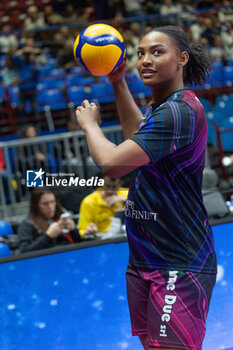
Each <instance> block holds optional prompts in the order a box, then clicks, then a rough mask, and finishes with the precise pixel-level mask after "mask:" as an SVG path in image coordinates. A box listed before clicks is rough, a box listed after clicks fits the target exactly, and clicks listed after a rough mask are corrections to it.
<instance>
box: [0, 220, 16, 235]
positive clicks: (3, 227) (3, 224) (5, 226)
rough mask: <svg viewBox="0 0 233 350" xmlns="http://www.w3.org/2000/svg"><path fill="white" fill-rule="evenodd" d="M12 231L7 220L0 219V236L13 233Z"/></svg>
mask: <svg viewBox="0 0 233 350" xmlns="http://www.w3.org/2000/svg"><path fill="white" fill-rule="evenodd" d="M13 234H14V231H13V228H12V226H11V224H10V223H9V222H7V221H0V236H10V235H13Z"/></svg>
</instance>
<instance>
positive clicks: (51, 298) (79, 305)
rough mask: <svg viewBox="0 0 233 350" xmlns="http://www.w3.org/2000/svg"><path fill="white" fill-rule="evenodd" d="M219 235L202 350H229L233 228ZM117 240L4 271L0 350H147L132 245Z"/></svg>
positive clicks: (232, 345) (220, 228)
mask: <svg viewBox="0 0 233 350" xmlns="http://www.w3.org/2000/svg"><path fill="white" fill-rule="evenodd" d="M213 231H214V237H215V244H216V250H217V257H218V278H217V283H216V286H215V289H214V292H213V297H212V302H211V304H210V310H209V315H208V319H207V333H206V337H205V340H204V345H203V350H230V349H233V314H232V300H233V273H232V266H233V248H232V247H233V235H232V233H233V223H228V224H223V225H217V226H214V227H213ZM117 241H122V242H121V243H110V244H104V245H102V244H101V245H99V246H95V247H93V246H92V247H89V248H87V249H85V248H84V249H78V250H72V251H66V252H62V253H57V254H52V255H45V256H40V257H34V258H30V259H25V260H18V261H13V262H7V263H3V264H1V265H0V275H1V290H0V317H1V320H2V321H1V326H0V344H1V350H16V349H17V350H32V349H33V350H41V349H43V350H51V349H53V350H74V349H76V350H77V349H78V350H109V349H112V350H121V349H129V350H131V349H134V350H141V345H140V342H139V340H138V339H137V337H132V336H131V330H130V320H129V313H128V305H127V298H126V288H125V269H126V265H127V259H128V245H127V243H126V242H125V238H122V239H121V238H120V239H119V238H118V239H115V242H117ZM106 243H107V241H106ZM90 244H91V245H92V243H90ZM65 249H66V248H65ZM67 249H69V248H67ZM90 253H91V254H90ZM9 286H11V287H9ZM14 286H17V288H15V287H14ZM9 325H10V326H9Z"/></svg>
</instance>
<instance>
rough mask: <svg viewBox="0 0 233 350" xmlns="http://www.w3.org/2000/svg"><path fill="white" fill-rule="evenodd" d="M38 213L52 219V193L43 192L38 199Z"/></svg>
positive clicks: (53, 205)
mask: <svg viewBox="0 0 233 350" xmlns="http://www.w3.org/2000/svg"><path fill="white" fill-rule="evenodd" d="M38 207H39V212H40V215H41V216H43V217H44V218H45V219H53V218H54V215H55V211H56V198H55V196H54V194H53V193H45V194H43V195H42V196H41V197H40V201H39V205H38Z"/></svg>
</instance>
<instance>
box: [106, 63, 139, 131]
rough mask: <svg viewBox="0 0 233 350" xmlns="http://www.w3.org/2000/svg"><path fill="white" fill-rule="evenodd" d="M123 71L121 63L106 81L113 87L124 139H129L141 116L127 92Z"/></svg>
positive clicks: (136, 128) (124, 66)
mask: <svg viewBox="0 0 233 350" xmlns="http://www.w3.org/2000/svg"><path fill="white" fill-rule="evenodd" d="M125 69H126V62H125V61H123V63H122V64H121V66H120V67H119V68H118V69H117V70H116V71H115V72H113V73H111V74H109V75H108V79H109V81H110V83H111V84H112V86H113V90H114V94H115V102H116V106H117V111H118V114H119V118H120V122H121V125H122V128H123V131H124V134H125V137H126V138H129V137H130V136H132V135H133V134H134V133H135V132H136V131H137V130H138V127H139V124H140V121H141V119H142V116H143V115H142V113H141V111H140V109H139V108H138V106H137V104H136V102H135V101H134V99H133V96H132V95H131V93H130V91H129V88H128V85H127V83H126V80H125V78H124V73H125Z"/></svg>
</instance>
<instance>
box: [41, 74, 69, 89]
mask: <svg viewBox="0 0 233 350" xmlns="http://www.w3.org/2000/svg"><path fill="white" fill-rule="evenodd" d="M64 87H65V80H64V78H63V77H52V78H51V77H49V78H48V79H41V80H39V81H38V84H37V90H52V89H60V88H64Z"/></svg>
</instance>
